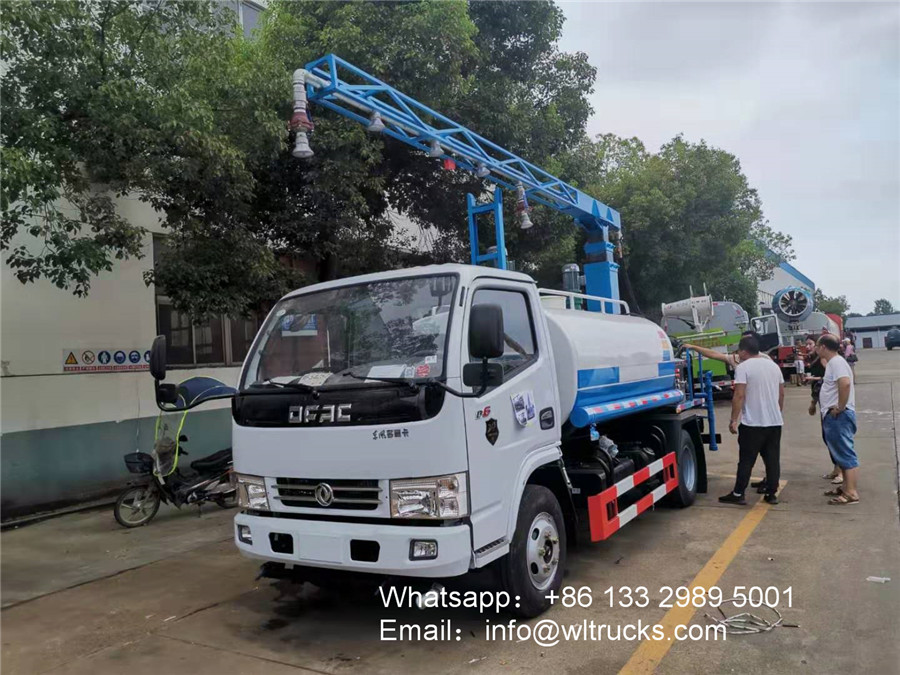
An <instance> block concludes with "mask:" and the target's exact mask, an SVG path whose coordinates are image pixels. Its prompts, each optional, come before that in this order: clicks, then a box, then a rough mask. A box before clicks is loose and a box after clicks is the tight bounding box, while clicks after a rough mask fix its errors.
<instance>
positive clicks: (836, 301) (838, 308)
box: [815, 288, 850, 318]
mask: <svg viewBox="0 0 900 675" xmlns="http://www.w3.org/2000/svg"><path fill="white" fill-rule="evenodd" d="M815 304H816V311H817V312H824V313H826V314H837V315H838V316H840V317H842V318H843V317H847V316H848V314H847V312H849V311H850V303H849V302H847V297H846V296H844V295H838V296H835V297H833V298H832V297H829V296H827V295H825V294H824V293H823V292H822V289H820V288H817V289H816V293H815Z"/></svg>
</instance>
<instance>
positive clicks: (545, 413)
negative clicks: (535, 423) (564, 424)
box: [540, 408, 556, 429]
mask: <svg viewBox="0 0 900 675" xmlns="http://www.w3.org/2000/svg"><path fill="white" fill-rule="evenodd" d="M540 420H541V429H552V428H553V425H554V424H556V418H555V417H554V415H553V408H544V409H543V410H541V414H540Z"/></svg>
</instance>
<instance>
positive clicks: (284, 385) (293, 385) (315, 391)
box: [248, 380, 319, 398]
mask: <svg viewBox="0 0 900 675" xmlns="http://www.w3.org/2000/svg"><path fill="white" fill-rule="evenodd" d="M253 387H278V388H279V389H296V390H297V391H306V392H309V393H310V394H312V395H313V398H319V388H318V387H313V386H312V385H309V384H303V383H302V382H275V381H273V380H266V381H264V382H254V383H253V384H251V385H250V386H249V387H248V388H249V389H252V388H253Z"/></svg>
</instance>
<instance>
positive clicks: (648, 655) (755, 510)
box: [619, 481, 787, 675]
mask: <svg viewBox="0 0 900 675" xmlns="http://www.w3.org/2000/svg"><path fill="white" fill-rule="evenodd" d="M785 485H787V481H780V483H779V485H778V492H779V493H780V492H781V490H783V489H784V486H785ZM770 508H771V507H770V506H769V504H767V503H766V502H764V501H763V499H762V497H760V499H759V501H758V502H756V504H754V505H753V507H752V508H751V509H750V512H749V513H748V514H747V515H746V516H744V518H743V520H741V522H740V523H738V526H737V527H736V528H734V530H733V531H732V532H731V534H730V535H728V538H727V539H726V540H725V541H724V543H723V544H722V545H721V546H720V547H719V550H718V551H716V552H715V553H713V556H712V558H710V559H709V561H708V562H707V563H706V565H704V566H703V569H702V570H700V571H699V572H698V573H697V576H695V577H694V580H693V581H692V582H691V585H690V587H689V588H690V589H691V593H692V594H693V589H694V588H695V587H700V588H704V589H707V588H710V587H711V586H715V585H716V583H717V582H718V581H719V579H720V578H721V577H722V575H723V574H724V573H725V570H726V569H727V568H728V565H730V564H731V561H732V560H734V558H735V556H737V554H738V552H739V551H740V550H741V547H742V546H743V545H744V543H745V542H746V541H747V539H749V538H750V535H751V534H752V533H753V530H755V529H756V526H757V525H759V524H760V523H761V522H762V519H763V518H765V516H766V513H768V512H769V509H770ZM690 597H693V595H691V596H690ZM696 611H697V608H696V607H694V605H693V604H690V603H689V604H688V606H687V607H679V606H678V605H675V606H674V607H673V608H672V609H670V610H669V611H668V612H666V615H665V616H664V617H663V618H662V621H660V622H659V625H661V626H662V627H663V632H664V633H665V637H663V639H661V640H644V641H643V642H642V643H641V644H640V646H638V648H637V649H636V650H635V652H634V653H633V654H632V655H631V658H630V659H628V663H626V664H625V665H624V666H623V668H622V670H620V671H619V675H638V674H639V673H641V674H647V673H652V672H653V671H655V670H656V667H657V666H658V665H659V662H660V661H662V659H663V657H664V656H665V655H666V654H667V653H668V651H669V649H670V648H671V647H672V645H673V644H674V643H675V628H676V626H680V625H687V624H689V623H690V622H691V619H692V618H693V616H694V613H695V612H696Z"/></svg>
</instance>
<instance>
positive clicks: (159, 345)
mask: <svg viewBox="0 0 900 675" xmlns="http://www.w3.org/2000/svg"><path fill="white" fill-rule="evenodd" d="M150 374H151V375H152V376H153V379H154V380H156V381H157V382H159V381H160V380H164V379H166V336H165V335H157V336H156V337H155V338H154V339H153V346H152V347H150Z"/></svg>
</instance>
